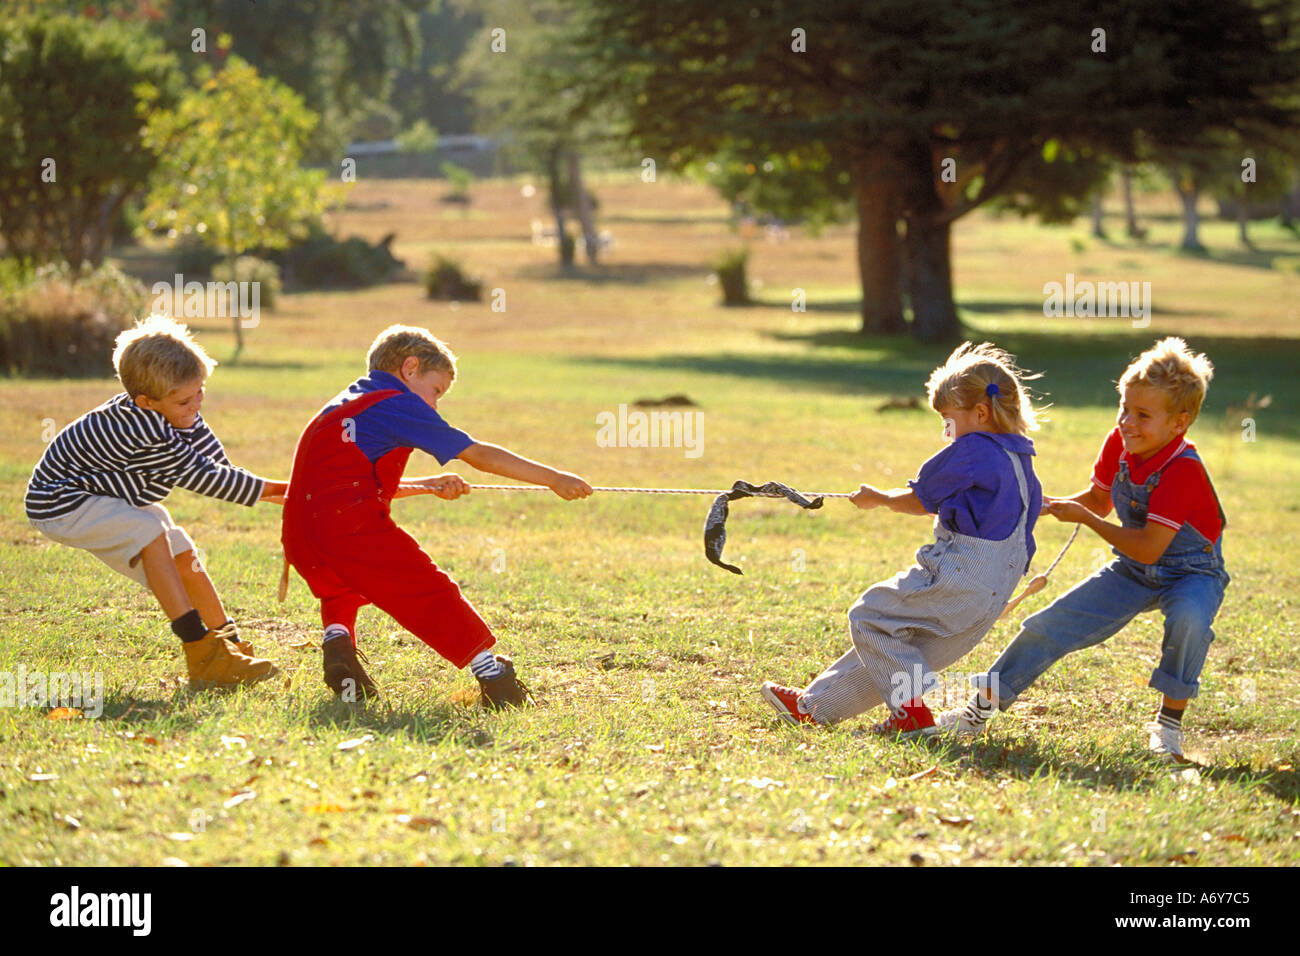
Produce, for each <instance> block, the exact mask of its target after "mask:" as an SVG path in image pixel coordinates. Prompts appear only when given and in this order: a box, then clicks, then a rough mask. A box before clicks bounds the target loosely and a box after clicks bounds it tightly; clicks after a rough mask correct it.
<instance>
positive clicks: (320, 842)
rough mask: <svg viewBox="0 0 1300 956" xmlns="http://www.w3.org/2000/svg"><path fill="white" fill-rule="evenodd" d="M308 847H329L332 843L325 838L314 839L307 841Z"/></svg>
mask: <svg viewBox="0 0 1300 956" xmlns="http://www.w3.org/2000/svg"><path fill="white" fill-rule="evenodd" d="M307 845H308V846H329V845H330V841H329V840H327V839H325V838H324V837H313V838H312V839H310V840H308V841H307Z"/></svg>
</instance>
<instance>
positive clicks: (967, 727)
mask: <svg viewBox="0 0 1300 956" xmlns="http://www.w3.org/2000/svg"><path fill="white" fill-rule="evenodd" d="M994 713H997V711H996V710H995V711H994ZM991 719H992V715H990V716H989V717H985V718H984V719H982V720H981V719H980V715H979V714H978V713H977V712H976V709H975V701H974V699H972V700H970V701H969V702H968V703H967V704H966V706H965V707H963V708H961V709H960V710H945V711H944V712H943V713H942V714H940V715H939V716H938V717H936V718H935V719H934V723H935V726H937V727H938V728H939V733H941V734H956V735H957V736H958V737H975V736H978V735H979V734H982V733H983V732H984V728H985V727H987V726H988V725H989V721H990V720H991Z"/></svg>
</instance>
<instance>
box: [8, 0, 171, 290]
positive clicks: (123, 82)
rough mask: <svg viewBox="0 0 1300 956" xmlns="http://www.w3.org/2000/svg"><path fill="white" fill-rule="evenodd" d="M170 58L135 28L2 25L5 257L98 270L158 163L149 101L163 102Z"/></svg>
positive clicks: (25, 21) (167, 98)
mask: <svg viewBox="0 0 1300 956" xmlns="http://www.w3.org/2000/svg"><path fill="white" fill-rule="evenodd" d="M180 85H181V75H180V72H179V71H178V70H177V68H176V62H175V58H174V57H172V56H171V55H170V54H167V53H165V52H164V51H163V49H162V45H161V44H160V43H158V42H157V40H155V39H153V38H151V37H149V36H148V35H147V34H146V32H145V30H144V28H143V27H141V26H139V25H134V24H119V23H112V22H110V23H104V24H94V23H91V22H89V21H87V20H83V19H75V18H71V17H65V16H55V17H48V18H41V19H38V18H36V17H34V16H33V17H19V18H17V19H14V20H9V21H5V22H0V236H3V238H4V241H5V246H6V251H7V253H8V254H9V255H11V256H15V257H18V258H24V259H31V260H35V261H47V260H52V259H60V258H61V259H65V260H67V261H68V262H69V263H70V264H71V265H72V266H73V267H74V268H76V267H79V266H80V265H81V263H82V262H83V261H88V262H92V263H98V262H99V261H100V260H101V259H102V258H103V256H104V252H105V246H106V242H107V240H108V238H109V235H110V231H111V229H112V225H113V222H114V221H115V220H116V218H117V215H118V212H119V211H120V210H121V208H122V206H123V205H124V204H125V203H126V202H127V200H128V199H130V198H131V196H133V195H135V194H136V193H137V192H138V191H139V190H141V189H142V188H143V186H144V184H145V181H146V180H147V178H148V176H149V173H150V172H151V170H153V168H154V166H155V165H156V163H157V161H158V160H157V156H156V155H155V154H154V153H153V152H151V151H150V150H149V149H148V148H147V147H146V145H145V143H144V141H143V139H142V137H141V133H142V130H143V128H144V125H145V119H144V116H143V115H142V113H141V111H140V109H139V107H141V106H142V105H143V104H144V103H145V101H146V99H149V100H150V101H152V102H154V103H158V104H161V105H163V106H167V105H170V104H171V103H172V102H173V101H174V100H175V97H176V96H177V94H178V91H179V88H180Z"/></svg>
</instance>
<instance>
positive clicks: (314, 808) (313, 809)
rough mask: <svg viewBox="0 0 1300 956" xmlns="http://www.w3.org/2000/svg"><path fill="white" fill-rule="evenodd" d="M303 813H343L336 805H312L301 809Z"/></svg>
mask: <svg viewBox="0 0 1300 956" xmlns="http://www.w3.org/2000/svg"><path fill="white" fill-rule="evenodd" d="M303 812H304V813H343V812H344V808H343V807H340V806H339V805H338V804H337V803H313V804H312V805H311V806H309V807H304V808H303Z"/></svg>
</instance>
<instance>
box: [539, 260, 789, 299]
mask: <svg viewBox="0 0 1300 956" xmlns="http://www.w3.org/2000/svg"><path fill="white" fill-rule="evenodd" d="M708 271H709V270H708V268H707V267H706V266H702V265H701V266H688V265H676V264H673V263H664V262H619V263H616V264H613V265H598V266H590V265H586V266H583V265H575V266H573V267H572V268H570V269H562V268H561V267H560V266H558V265H556V264H555V263H548V264H546V265H541V264H538V265H529V266H524V267H522V268H520V270H519V275H520V276H522V277H524V278H528V279H539V280H560V281H562V282H582V283H586V284H588V285H594V286H602V285H647V284H649V283H651V282H663V281H672V280H675V279H700V278H703V277H704V276H705V275H707V274H708ZM787 308H788V305H787Z"/></svg>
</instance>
